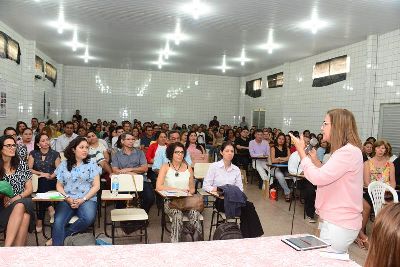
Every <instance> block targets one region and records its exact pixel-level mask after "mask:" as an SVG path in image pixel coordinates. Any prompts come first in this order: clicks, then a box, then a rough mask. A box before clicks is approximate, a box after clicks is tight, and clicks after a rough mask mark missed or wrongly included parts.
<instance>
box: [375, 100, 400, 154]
mask: <svg viewBox="0 0 400 267" xmlns="http://www.w3.org/2000/svg"><path fill="white" fill-rule="evenodd" d="M399 123H400V104H381V107H380V112H379V131H378V139H385V140H386V141H388V142H389V143H390V145H391V146H392V152H393V154H394V155H396V156H398V155H399V153H400V138H399V135H400V128H399V127H398V125H399Z"/></svg>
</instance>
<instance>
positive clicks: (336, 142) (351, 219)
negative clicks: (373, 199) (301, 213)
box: [291, 109, 363, 253]
mask: <svg viewBox="0 0 400 267" xmlns="http://www.w3.org/2000/svg"><path fill="white" fill-rule="evenodd" d="M321 131H322V134H323V139H322V140H323V141H327V142H328V143H330V145H331V153H332V155H331V157H330V158H329V160H328V161H327V162H326V163H325V164H324V165H322V163H316V162H312V160H311V159H310V157H308V156H307V155H306V152H305V142H304V139H303V137H302V136H301V137H300V139H299V138H296V137H294V136H293V135H292V136H291V137H292V140H293V141H294V144H295V146H296V148H297V151H298V153H299V155H300V158H301V159H302V160H301V167H302V168H303V170H304V176H305V178H306V179H307V180H309V181H310V182H311V183H312V184H314V185H316V186H317V192H316V201H315V208H316V211H317V214H318V215H319V218H320V220H321V221H322V222H321V224H320V227H321V234H320V238H321V239H322V240H324V241H326V242H327V243H329V244H331V245H332V248H333V249H334V250H336V251H338V252H344V253H345V252H347V249H348V247H349V246H350V244H351V243H353V241H354V240H355V239H356V238H357V235H358V232H359V231H360V229H361V225H362V216H361V212H362V209H363V204H362V194H363V189H362V188H363V157H362V152H361V141H360V138H359V136H358V131H357V125H356V121H355V118H354V115H353V113H351V112H350V111H348V110H347V109H333V110H330V111H328V112H327V114H326V116H325V119H324V122H323V123H322V126H321ZM310 153H312V157H314V158H316V151H315V149H313V150H312V151H311V152H310Z"/></svg>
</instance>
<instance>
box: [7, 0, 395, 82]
mask: <svg viewBox="0 0 400 267" xmlns="http://www.w3.org/2000/svg"><path fill="white" fill-rule="evenodd" d="M190 2H191V0H175V1H172V0H64V1H63V0H1V1H0V20H1V21H3V22H4V23H6V24H7V25H8V26H10V27H11V28H13V29H14V30H16V31H17V32H18V33H20V34H21V35H22V36H24V38H26V39H29V40H36V44H37V47H38V48H39V49H40V50H42V51H43V52H45V53H46V54H47V55H48V56H50V57H51V58H53V59H54V60H56V61H57V62H58V63H60V64H65V65H74V66H93V67H108V68H126V69H143V70H157V69H158V66H157V64H154V62H157V60H158V51H159V50H160V49H161V48H163V47H164V46H165V42H166V41H165V40H166V39H165V38H166V37H165V36H166V34H167V33H173V32H174V30H175V24H176V19H177V17H179V18H180V19H181V28H182V32H183V33H184V34H185V35H187V36H188V39H187V40H184V41H182V42H181V43H180V45H179V46H176V45H175V44H174V43H173V42H171V45H170V46H171V49H172V51H173V52H174V53H175V55H171V56H170V57H169V59H168V60H165V61H166V62H167V64H166V65H164V66H163V67H162V69H161V70H162V71H169V72H189V73H200V74H213V75H222V74H223V73H222V71H221V69H218V68H217V67H218V66H221V64H222V55H223V54H224V53H225V54H226V65H227V66H228V67H231V68H229V69H227V70H226V73H225V74H224V75H226V76H245V75H248V74H252V73H256V72H258V71H261V70H265V69H268V68H271V67H274V66H278V65H280V64H283V63H284V62H290V61H294V60H298V59H301V58H304V57H307V56H311V55H315V54H318V53H321V52H324V51H328V50H331V49H334V48H337V47H341V46H344V45H347V44H352V43H355V42H358V41H361V40H365V39H366V37H367V36H368V35H370V34H380V33H385V32H389V31H391V30H394V29H397V28H399V26H400V1H399V0H380V1H377V0H352V1H343V0H342V1H340V0H329V1H318V0H314V1H311V0H270V1H267V0H258V1H256V0H208V1H201V2H203V3H205V4H207V5H208V6H209V7H210V12H209V13H208V14H205V15H204V16H200V18H199V19H198V20H195V19H193V17H192V16H191V15H190V14H186V13H183V11H182V9H181V6H182V5H184V4H187V3H190ZM60 5H62V6H63V9H64V13H65V21H66V22H68V23H72V24H76V25H77V27H78V31H79V34H78V38H79V41H80V42H83V43H86V42H87V43H88V45H89V55H90V56H91V57H93V59H90V60H89V62H88V63H85V62H84V61H83V59H82V58H81V56H82V55H83V54H84V51H85V49H84V48H80V49H78V50H77V51H76V52H73V51H72V49H71V47H68V46H67V45H65V43H66V42H70V41H71V40H72V35H73V31H72V30H65V31H64V33H63V34H58V33H57V28H54V27H50V26H49V21H57V19H58V14H59V7H60ZM313 10H316V13H317V14H318V17H319V18H320V19H322V20H326V21H327V23H328V25H327V27H326V28H324V29H320V30H319V31H318V32H317V33H316V34H312V33H311V30H307V29H303V28H301V27H299V23H300V22H303V21H306V20H309V19H310V18H311V14H312V11H313ZM269 29H273V40H274V41H275V42H276V43H278V44H280V46H281V47H280V48H279V49H275V50H274V51H273V53H272V54H269V53H268V52H267V51H266V50H264V49H260V47H259V46H260V45H262V44H263V43H266V42H267V39H268V32H269ZM243 46H245V48H246V56H247V57H248V58H250V59H251V61H249V62H246V64H245V66H241V64H240V62H238V61H234V58H238V57H240V53H241V49H242V47H243Z"/></svg>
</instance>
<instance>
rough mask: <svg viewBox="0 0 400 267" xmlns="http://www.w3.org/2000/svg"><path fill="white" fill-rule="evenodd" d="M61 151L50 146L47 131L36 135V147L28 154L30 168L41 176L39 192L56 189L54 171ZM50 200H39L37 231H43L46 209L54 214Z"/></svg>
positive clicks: (58, 162) (59, 160)
mask: <svg viewBox="0 0 400 267" xmlns="http://www.w3.org/2000/svg"><path fill="white" fill-rule="evenodd" d="M60 162H61V158H60V153H58V152H57V151H55V150H53V149H51V148H50V140H49V137H48V135H47V134H46V133H44V132H42V133H39V134H38V135H36V137H35V149H34V150H32V151H31V153H30V154H29V156H28V165H29V169H30V170H31V172H32V173H33V174H36V175H37V176H38V177H39V181H38V190H37V192H38V193H45V192H48V191H53V190H56V183H57V179H56V174H55V173H54V171H55V170H56V168H57V166H58V165H59V164H60ZM50 204H51V203H50V202H42V201H41V202H39V209H38V210H37V221H36V231H37V232H41V231H42V222H43V219H44V216H45V212H46V209H48V210H49V214H50V216H54V213H55V211H54V208H53V206H51V205H50Z"/></svg>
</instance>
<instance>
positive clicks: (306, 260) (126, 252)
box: [0, 236, 359, 267]
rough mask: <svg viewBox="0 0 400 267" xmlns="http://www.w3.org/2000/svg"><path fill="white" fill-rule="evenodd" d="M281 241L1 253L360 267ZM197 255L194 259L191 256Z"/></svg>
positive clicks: (49, 261)
mask: <svg viewBox="0 0 400 267" xmlns="http://www.w3.org/2000/svg"><path fill="white" fill-rule="evenodd" d="M283 237H284V236H271V237H260V238H249V239H236V240H223V241H202V242H185V243H158V244H138V245H122V246H121V245H117V246H87V247H14V248H13V247H11V248H0V266H7V267H10V266H18V267H19V266H27V265H29V266H57V267H63V266H68V267H70V266H74V267H80V266H84V267H87V266H96V267H99V266H132V265H135V266H141V267H144V266H152V267H153V266H174V267H176V266H185V267H186V266H207V267H210V266H229V267H231V266H240V267H243V266H251V267H253V266H271V267H273V266H277V267H284V266H315V267H323V266H327V267H328V266H329V267H335V266H337V267H339V266H340V267H346V266H349V267H350V266H359V265H358V264H357V263H355V262H354V261H340V260H335V259H330V258H325V257H322V256H321V255H320V251H321V250H309V251H296V250H294V249H292V248H291V247H289V246H288V245H286V244H284V243H283V242H282V241H281V239H282V238H283ZM193 252H195V253H193Z"/></svg>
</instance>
